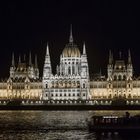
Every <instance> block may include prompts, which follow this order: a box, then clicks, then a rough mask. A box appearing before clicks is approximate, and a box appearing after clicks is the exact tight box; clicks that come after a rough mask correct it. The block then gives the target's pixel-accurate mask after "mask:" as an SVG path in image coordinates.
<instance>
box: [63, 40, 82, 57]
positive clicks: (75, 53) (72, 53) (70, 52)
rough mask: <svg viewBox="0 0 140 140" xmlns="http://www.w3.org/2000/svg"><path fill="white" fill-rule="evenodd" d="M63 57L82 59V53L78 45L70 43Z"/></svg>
mask: <svg viewBox="0 0 140 140" xmlns="http://www.w3.org/2000/svg"><path fill="white" fill-rule="evenodd" d="M62 56H63V57H80V51H79V49H78V47H77V45H75V44H73V43H69V44H67V45H66V47H65V48H64V50H63V52H62Z"/></svg>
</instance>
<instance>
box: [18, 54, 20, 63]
mask: <svg viewBox="0 0 140 140" xmlns="http://www.w3.org/2000/svg"><path fill="white" fill-rule="evenodd" d="M18 63H21V57H20V55H19V59H18Z"/></svg>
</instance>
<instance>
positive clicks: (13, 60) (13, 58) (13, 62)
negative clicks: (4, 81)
mask: <svg viewBox="0 0 140 140" xmlns="http://www.w3.org/2000/svg"><path fill="white" fill-rule="evenodd" d="M12 66H13V67H14V66H15V57H14V53H12Z"/></svg>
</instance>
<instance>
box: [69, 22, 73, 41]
mask: <svg viewBox="0 0 140 140" xmlns="http://www.w3.org/2000/svg"><path fill="white" fill-rule="evenodd" d="M69 43H73V35H72V24H71V26H70V37H69Z"/></svg>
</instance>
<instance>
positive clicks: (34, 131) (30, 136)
mask: <svg viewBox="0 0 140 140" xmlns="http://www.w3.org/2000/svg"><path fill="white" fill-rule="evenodd" d="M129 112H130V114H131V115H136V114H140V111H129ZM109 114H110V115H113V114H114V115H120V116H122V115H124V114H125V111H0V139H5V140H6V139H14V140H16V139H20V140H56V139H57V140H71V139H72V140H96V139H98V140H106V139H108V140H112V139H113V140H115V139H116V140H122V139H128V138H131V139H133V135H132V136H131V137H128V138H127V137H126V138H125V136H123V137H122V136H120V135H119V134H118V133H116V134H111V133H107V134H105V133H100V134H97V133H94V132H89V131H88V127H87V123H86V119H87V118H90V117H91V116H92V115H109ZM135 139H137V138H136V137H135ZM139 139H140V138H139Z"/></svg>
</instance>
